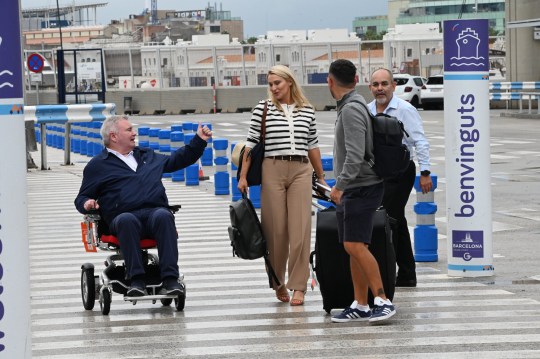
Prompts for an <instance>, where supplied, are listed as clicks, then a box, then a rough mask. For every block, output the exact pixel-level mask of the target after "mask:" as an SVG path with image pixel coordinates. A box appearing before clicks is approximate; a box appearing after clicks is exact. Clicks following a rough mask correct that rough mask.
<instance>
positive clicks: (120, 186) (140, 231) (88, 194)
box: [75, 116, 212, 309]
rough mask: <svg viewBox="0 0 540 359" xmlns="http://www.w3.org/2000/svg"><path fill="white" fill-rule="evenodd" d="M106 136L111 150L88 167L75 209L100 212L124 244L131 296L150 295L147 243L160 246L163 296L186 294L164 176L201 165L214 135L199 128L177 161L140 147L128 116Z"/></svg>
mask: <svg viewBox="0 0 540 359" xmlns="http://www.w3.org/2000/svg"><path fill="white" fill-rule="evenodd" d="M101 136H102V138H103V144H104V145H105V149H104V150H103V151H102V152H101V153H100V154H98V155H96V156H95V157H94V158H92V159H91V160H90V162H88V164H87V165H86V167H85V169H84V172H83V180H82V184H81V188H80V190H79V194H78V195H77V198H76V199H75V207H76V208H77V210H78V211H79V212H80V213H82V214H90V213H92V212H94V213H95V212H96V211H97V212H99V214H100V217H101V220H102V221H103V222H105V223H102V225H103V227H108V229H109V232H110V234H111V235H113V236H116V238H117V239H118V242H119V245H120V251H121V253H122V256H123V259H124V263H125V279H126V280H128V281H129V283H130V286H129V288H127V286H126V288H127V290H125V293H124V294H125V295H126V297H129V298H135V299H136V298H138V297H143V296H145V295H147V293H148V290H147V287H146V284H147V283H145V278H146V275H147V274H148V273H145V264H146V261H147V260H148V258H145V257H146V256H144V255H143V254H144V253H143V252H142V251H141V243H140V241H141V240H142V239H144V238H152V239H154V240H155V242H156V243H157V250H158V256H159V272H160V277H161V281H162V283H163V289H162V290H161V292H160V294H166V295H168V296H176V295H180V294H181V293H182V291H183V287H182V286H181V283H180V282H179V270H178V246H177V238H178V235H177V232H176V227H175V222H174V216H173V213H172V210H171V207H169V202H168V198H167V195H166V193H165V187H164V186H163V183H162V182H161V178H162V175H163V173H167V172H174V171H177V170H179V169H182V168H184V167H187V166H189V165H191V164H193V163H195V162H196V161H197V160H198V159H199V158H200V157H201V156H202V154H203V151H204V148H205V147H206V145H207V141H208V139H209V138H210V137H211V136H212V132H211V131H210V129H208V128H207V127H206V126H204V127H202V126H201V125H200V124H199V127H198V129H197V135H196V136H195V137H194V138H193V140H192V141H191V142H190V143H189V144H187V145H186V146H184V147H182V148H180V149H178V150H177V151H175V152H174V153H173V154H172V155H171V156H168V155H163V154H159V153H155V152H154V151H153V150H152V149H149V148H139V147H137V146H135V137H136V132H135V131H134V129H133V126H132V125H131V123H130V122H129V119H128V117H126V116H112V117H111V118H109V119H107V120H105V121H104V123H103V125H102V127H101ZM99 232H103V231H99ZM83 269H84V268H83ZM92 279H93V278H92ZM122 292H123V291H122ZM109 294H110V293H109ZM85 307H86V305H85ZM87 309H88V308H87Z"/></svg>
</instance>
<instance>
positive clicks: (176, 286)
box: [163, 277, 182, 295]
mask: <svg viewBox="0 0 540 359" xmlns="http://www.w3.org/2000/svg"><path fill="white" fill-rule="evenodd" d="M163 287H165V293H166V294H167V295H180V294H182V286H181V285H180V283H178V278H173V277H167V278H165V279H164V280H163Z"/></svg>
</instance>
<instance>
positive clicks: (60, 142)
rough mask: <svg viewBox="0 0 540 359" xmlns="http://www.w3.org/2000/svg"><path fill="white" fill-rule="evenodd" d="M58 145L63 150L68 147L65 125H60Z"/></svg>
mask: <svg viewBox="0 0 540 359" xmlns="http://www.w3.org/2000/svg"><path fill="white" fill-rule="evenodd" d="M58 133H59V134H58V147H57V148H59V149H61V150H63V149H64V148H66V128H65V125H61V126H58Z"/></svg>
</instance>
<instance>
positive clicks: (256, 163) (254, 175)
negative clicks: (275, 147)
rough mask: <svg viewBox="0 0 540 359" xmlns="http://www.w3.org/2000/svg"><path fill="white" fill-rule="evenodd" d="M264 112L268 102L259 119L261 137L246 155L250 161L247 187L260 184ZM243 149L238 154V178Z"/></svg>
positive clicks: (264, 125) (262, 158)
mask: <svg viewBox="0 0 540 359" xmlns="http://www.w3.org/2000/svg"><path fill="white" fill-rule="evenodd" d="M266 112H268V101H264V110H263V114H262V119H261V137H260V140H259V143H257V144H256V145H255V147H253V148H252V149H251V151H250V152H249V153H248V157H249V158H250V159H251V161H250V166H249V169H248V172H247V174H246V180H247V183H248V186H257V185H260V184H261V182H262V163H263V160H264V141H265V137H266ZM244 151H245V148H244V149H243V150H242V153H241V154H240V160H239V161H238V162H239V167H238V172H237V176H238V179H239V178H240V174H241V173H242V159H243V158H244Z"/></svg>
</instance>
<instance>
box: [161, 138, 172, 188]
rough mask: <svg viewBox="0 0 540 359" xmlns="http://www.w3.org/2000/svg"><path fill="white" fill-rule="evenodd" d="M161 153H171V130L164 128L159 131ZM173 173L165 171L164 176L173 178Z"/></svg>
mask: <svg viewBox="0 0 540 359" xmlns="http://www.w3.org/2000/svg"><path fill="white" fill-rule="evenodd" d="M158 139H159V153H161V154H163V155H167V156H168V155H170V154H171V130H167V129H163V130H159V132H158ZM171 177H172V173H163V178H171Z"/></svg>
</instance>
